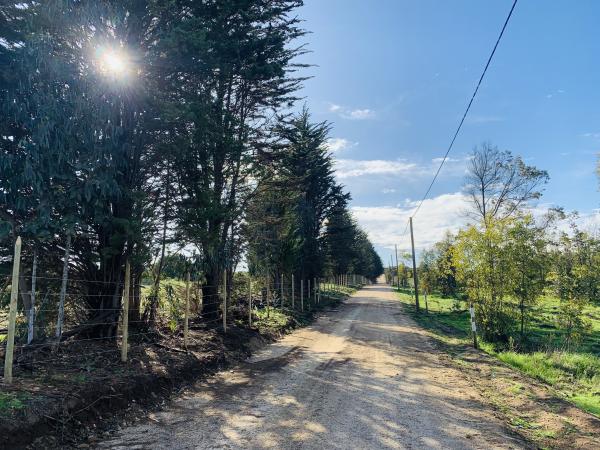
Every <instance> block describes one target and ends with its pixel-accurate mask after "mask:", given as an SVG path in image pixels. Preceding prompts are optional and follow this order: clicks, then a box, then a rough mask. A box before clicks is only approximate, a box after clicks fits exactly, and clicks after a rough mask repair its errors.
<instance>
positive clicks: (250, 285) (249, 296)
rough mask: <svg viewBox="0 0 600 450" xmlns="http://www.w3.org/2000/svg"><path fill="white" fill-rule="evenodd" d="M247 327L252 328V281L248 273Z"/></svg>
mask: <svg viewBox="0 0 600 450" xmlns="http://www.w3.org/2000/svg"><path fill="white" fill-rule="evenodd" d="M248 327H252V279H251V278H250V273H248Z"/></svg>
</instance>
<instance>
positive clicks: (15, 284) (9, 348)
mask: <svg viewBox="0 0 600 450" xmlns="http://www.w3.org/2000/svg"><path fill="white" fill-rule="evenodd" d="M20 266H21V236H19V237H17V241H16V242H15V253H14V258H13V272H12V282H11V285H10V309H9V311H8V335H7V337H6V354H5V355H4V382H5V383H6V384H11V383H12V381H13V375H12V369H13V354H14V351H15V322H16V321H17V296H18V294H19V269H20Z"/></svg>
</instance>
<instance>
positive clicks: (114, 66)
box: [103, 52, 125, 73]
mask: <svg viewBox="0 0 600 450" xmlns="http://www.w3.org/2000/svg"><path fill="white" fill-rule="evenodd" d="M103 59H104V65H105V66H106V69H107V70H108V71H110V72H113V73H122V72H124V71H125V59H124V58H123V57H122V56H121V55H118V54H117V53H116V52H106V53H105V54H104V58H103Z"/></svg>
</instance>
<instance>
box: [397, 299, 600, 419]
mask: <svg viewBox="0 0 600 450" xmlns="http://www.w3.org/2000/svg"><path fill="white" fill-rule="evenodd" d="M399 298H400V300H401V301H402V303H404V304H405V305H406V311H407V312H409V313H410V314H411V315H412V317H413V318H414V319H415V321H416V322H417V323H419V324H420V325H421V326H423V327H424V328H427V329H428V330H430V331H432V332H434V333H435V334H436V336H437V337H438V338H439V340H440V341H442V342H444V343H446V344H459V343H462V344H464V345H468V344H469V343H470V332H469V329H470V322H469V313H468V311H466V310H465V309H464V303H463V304H462V306H463V308H462V309H461V305H460V304H457V302H456V300H455V299H452V298H443V297H439V296H436V295H430V296H429V297H428V299H427V306H428V312H425V311H422V313H421V314H415V312H414V308H412V306H413V304H414V298H413V296H412V295H410V294H409V293H408V292H407V291H403V290H401V291H399ZM421 302H422V304H421V306H422V307H423V306H424V302H425V299H424V298H422V299H421ZM555 307H556V305H555V301H554V299H548V298H544V299H542V300H541V301H540V304H539V305H538V306H537V308H539V309H540V310H541V311H545V312H544V313H543V314H540V316H539V317H540V319H538V320H537V321H536V322H535V323H534V324H532V329H531V333H532V338H533V339H534V340H538V341H542V340H544V336H543V334H544V333H546V332H547V330H548V329H550V328H551V327H552V323H551V320H550V318H551V317H552V314H551V312H552V310H553V308H555ZM588 309H589V311H588V316H589V317H590V318H592V320H594V319H597V320H598V322H597V323H596V322H594V331H593V332H592V334H591V336H589V337H588V338H587V339H586V340H585V341H584V342H583V344H582V346H581V351H578V352H576V351H570V352H567V351H558V350H556V351H550V352H531V353H519V352H516V351H506V350H499V349H497V348H495V347H494V346H493V345H492V344H489V343H486V342H480V347H481V349H482V350H484V351H485V352H487V353H489V354H490V355H493V356H495V357H497V358H498V359H500V360H501V361H503V362H504V363H506V364H508V365H510V366H511V367H514V368H516V369H518V370H520V371H521V372H523V373H525V374H527V375H529V376H531V377H533V378H536V379H538V380H541V381H543V382H544V383H547V384H548V385H550V386H552V387H553V388H554V389H555V390H556V391H557V392H558V393H559V394H560V395H561V396H562V397H564V398H565V399H568V400H569V401H571V402H572V403H574V404H575V405H577V406H578V407H579V408H581V409H583V410H585V411H587V412H589V413H591V414H594V415H596V416H598V417H600V356H598V355H597V354H594V353H592V352H591V351H593V349H595V348H596V347H597V345H598V342H599V341H600V336H599V335H600V333H598V331H597V330H598V329H599V328H600V308H598V307H595V309H594V307H589V308H588ZM596 310H597V311H596ZM544 317H546V318H547V320H546V321H544V320H543V318H544ZM446 350H447V351H449V352H450V353H452V352H458V351H460V350H459V349H458V347H456V345H454V346H451V345H448V346H447V348H446Z"/></svg>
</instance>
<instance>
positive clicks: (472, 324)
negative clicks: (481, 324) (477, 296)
mask: <svg viewBox="0 0 600 450" xmlns="http://www.w3.org/2000/svg"><path fill="white" fill-rule="evenodd" d="M469 313H470V314H471V331H472V332H473V348H478V347H479V345H478V344H477V324H476V323H475V307H474V306H473V303H471V305H470V306H469Z"/></svg>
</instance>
